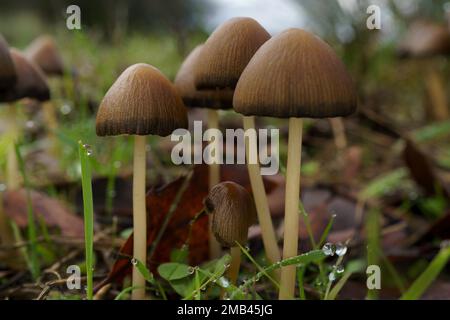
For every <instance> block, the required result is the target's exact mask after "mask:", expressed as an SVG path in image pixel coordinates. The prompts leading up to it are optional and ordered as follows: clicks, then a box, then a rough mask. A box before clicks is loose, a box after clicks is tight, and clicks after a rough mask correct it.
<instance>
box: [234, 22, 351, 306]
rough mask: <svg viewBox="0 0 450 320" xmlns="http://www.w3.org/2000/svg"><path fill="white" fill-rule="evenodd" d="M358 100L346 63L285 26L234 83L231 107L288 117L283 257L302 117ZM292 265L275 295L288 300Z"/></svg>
mask: <svg viewBox="0 0 450 320" xmlns="http://www.w3.org/2000/svg"><path fill="white" fill-rule="evenodd" d="M356 104H357V99H356V92H355V88H354V86H353V82H352V80H351V78H350V76H349V74H348V73H347V70H346V68H345V65H344V64H343V63H342V61H341V60H340V59H339V58H338V57H337V55H336V54H335V53H334V51H333V49H331V47H330V46H329V45H328V44H326V43H325V42H324V41H322V40H321V39H320V38H318V37H317V36H315V35H313V34H311V33H309V32H306V31H304V30H301V29H288V30H286V31H284V32H282V33H280V34H279V35H277V36H275V37H273V38H272V39H270V40H268V41H267V42H266V43H265V44H263V45H262V46H261V48H259V50H258V51H257V52H256V53H255V55H254V56H253V58H252V59H251V60H250V62H249V63H248V65H247V67H246V68H245V70H244V71H243V72H242V75H241V77H240V79H239V82H238V84H237V86H236V89H235V92H234V97H233V106H234V109H235V110H236V111H237V112H239V113H242V114H244V115H247V116H254V115H257V116H269V117H278V118H289V142H288V160H287V171H286V198H285V221H284V223H285V226H286V227H285V232H284V246H283V259H286V258H289V257H293V256H295V255H297V249H298V228H299V213H298V208H299V193H300V165H301V144H302V126H303V125H302V118H305V117H310V118H328V117H340V116H346V115H349V114H351V113H353V112H354V111H355V109H356ZM294 289H295V266H288V267H283V268H282V270H281V282H280V295H279V297H280V299H288V298H289V299H291V298H292V297H293V294H294Z"/></svg>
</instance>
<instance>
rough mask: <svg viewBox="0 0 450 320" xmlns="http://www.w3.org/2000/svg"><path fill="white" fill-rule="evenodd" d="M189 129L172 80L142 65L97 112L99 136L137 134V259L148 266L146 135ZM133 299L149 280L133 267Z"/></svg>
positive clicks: (107, 96)
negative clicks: (134, 288)
mask: <svg viewBox="0 0 450 320" xmlns="http://www.w3.org/2000/svg"><path fill="white" fill-rule="evenodd" d="M177 128H187V113H186V108H185V107H184V105H183V101H182V100H181V98H180V96H179V95H178V93H177V91H176V89H175V88H174V86H173V85H172V83H170V81H169V80H168V79H167V78H166V77H165V76H164V75H163V74H162V73H161V72H160V71H159V70H158V69H156V68H155V67H153V66H150V65H148V64H144V63H139V64H135V65H132V66H131V67H129V68H128V69H126V70H125V71H124V72H123V73H122V74H121V75H120V76H119V77H118V78H117V80H116V81H115V83H114V84H113V85H112V86H111V88H110V89H109V90H108V92H107V93H106V94H105V96H104V98H103V101H102V102H101V104H100V107H99V109H98V112H97V120H96V131H97V135H99V136H116V135H123V134H125V135H134V166H133V170H134V171H133V230H134V234H133V241H134V242H133V257H134V258H135V259H138V260H139V261H141V262H142V263H146V259H147V258H146V256H147V235H146V232H147V219H146V216H147V213H146V206H145V173H146V160H145V135H148V134H154V135H159V136H167V135H169V134H170V133H171V132H172V131H173V130H175V129H177ZM132 279H133V286H137V287H139V289H137V290H134V291H133V294H132V297H133V299H143V298H144V296H145V279H144V277H143V276H142V275H141V274H140V273H139V271H138V270H137V268H136V267H134V268H133V275H132Z"/></svg>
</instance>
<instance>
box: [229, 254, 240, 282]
mask: <svg viewBox="0 0 450 320" xmlns="http://www.w3.org/2000/svg"><path fill="white" fill-rule="evenodd" d="M230 255H231V262H230V267H229V269H228V278H229V279H230V282H231V284H233V285H235V284H236V281H237V278H238V275H239V268H240V266H241V249H240V248H239V247H231V248H230Z"/></svg>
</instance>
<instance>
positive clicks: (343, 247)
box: [336, 243, 347, 257]
mask: <svg viewBox="0 0 450 320" xmlns="http://www.w3.org/2000/svg"><path fill="white" fill-rule="evenodd" d="M346 253H347V246H346V245H343V244H342V243H338V244H337V245H336V254H337V255H338V256H339V257H341V256H343V255H345V254H346Z"/></svg>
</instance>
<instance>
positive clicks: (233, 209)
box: [205, 181, 256, 284]
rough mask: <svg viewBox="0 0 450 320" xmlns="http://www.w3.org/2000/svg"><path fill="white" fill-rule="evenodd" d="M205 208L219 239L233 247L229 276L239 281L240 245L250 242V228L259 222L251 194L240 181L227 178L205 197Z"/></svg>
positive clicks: (231, 248) (225, 245) (221, 242)
mask: <svg viewBox="0 0 450 320" xmlns="http://www.w3.org/2000/svg"><path fill="white" fill-rule="evenodd" d="M205 210H206V212H207V213H208V214H211V215H212V231H213V233H214V236H215V237H216V239H217V241H218V242H219V243H220V244H221V245H223V246H224V247H227V248H230V255H231V263H230V267H229V269H228V276H229V278H230V281H231V283H232V284H236V280H237V277H238V275H239V266H240V263H241V250H240V248H239V246H238V244H239V245H241V246H244V245H245V244H246V243H247V236H248V228H249V227H250V226H251V225H252V224H254V223H255V222H256V209H255V204H254V201H253V199H252V197H251V195H250V194H249V193H248V192H247V190H245V188H243V187H242V186H240V185H239V184H237V183H234V182H230V181H226V182H221V183H219V184H217V185H215V186H214V187H213V188H212V189H211V190H210V192H209V194H208V196H207V197H206V199H205Z"/></svg>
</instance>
